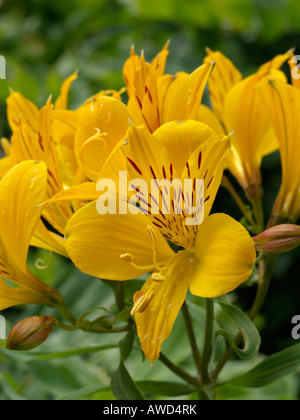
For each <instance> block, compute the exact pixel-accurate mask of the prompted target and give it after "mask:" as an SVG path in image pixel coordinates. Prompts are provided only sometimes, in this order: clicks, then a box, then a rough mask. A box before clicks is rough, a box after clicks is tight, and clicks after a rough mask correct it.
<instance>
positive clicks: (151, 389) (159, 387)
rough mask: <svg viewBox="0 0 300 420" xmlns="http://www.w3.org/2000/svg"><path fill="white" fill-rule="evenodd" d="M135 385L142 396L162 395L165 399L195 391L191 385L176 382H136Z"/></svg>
mask: <svg viewBox="0 0 300 420" xmlns="http://www.w3.org/2000/svg"><path fill="white" fill-rule="evenodd" d="M136 384H137V385H138V387H139V388H140V389H141V391H142V392H143V393H144V394H151V395H163V396H166V397H178V396H180V395H188V394H191V393H192V392H194V391H195V388H194V387H192V386H191V385H185V384H180V383H178V382H159V381H137V383H136Z"/></svg>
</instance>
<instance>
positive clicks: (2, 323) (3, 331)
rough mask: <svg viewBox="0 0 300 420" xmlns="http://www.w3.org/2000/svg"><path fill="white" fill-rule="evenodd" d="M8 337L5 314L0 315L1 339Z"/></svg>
mask: <svg viewBox="0 0 300 420" xmlns="http://www.w3.org/2000/svg"><path fill="white" fill-rule="evenodd" d="M5 339H6V321H5V318H4V316H1V315H0V340H5Z"/></svg>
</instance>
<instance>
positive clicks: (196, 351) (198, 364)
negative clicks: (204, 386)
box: [181, 302, 201, 375]
mask: <svg viewBox="0 0 300 420" xmlns="http://www.w3.org/2000/svg"><path fill="white" fill-rule="evenodd" d="M181 309H182V313H183V317H184V321H185V326H186V330H187V333H188V337H189V341H190V345H191V348H192V352H193V357H194V361H195V364H196V367H197V369H198V373H199V375H201V356H200V352H199V349H198V346H197V341H196V337H195V333H194V329H193V323H192V319H191V316H190V313H189V310H188V306H187V304H186V302H184V304H183V305H182V308H181Z"/></svg>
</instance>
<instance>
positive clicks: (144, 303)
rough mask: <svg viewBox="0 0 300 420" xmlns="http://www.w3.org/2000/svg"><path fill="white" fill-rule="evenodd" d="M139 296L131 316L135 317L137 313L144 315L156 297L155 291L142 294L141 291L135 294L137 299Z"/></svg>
mask: <svg viewBox="0 0 300 420" xmlns="http://www.w3.org/2000/svg"><path fill="white" fill-rule="evenodd" d="M138 296H140V297H139V298H138V300H137V301H136V302H135V303H134V305H133V308H132V309H131V312H130V313H131V315H135V314H136V313H137V312H139V313H142V312H144V311H145V310H146V309H147V307H148V305H149V303H150V301H151V299H152V298H153V296H154V290H153V289H151V290H148V291H147V292H146V293H144V292H142V291H141V290H140V291H139V292H137V293H135V294H134V297H135V298H137V297H138Z"/></svg>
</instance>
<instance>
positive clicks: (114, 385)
mask: <svg viewBox="0 0 300 420" xmlns="http://www.w3.org/2000/svg"><path fill="white" fill-rule="evenodd" d="M111 389H112V393H113V394H114V396H115V397H116V399H117V400H144V399H145V397H144V396H143V394H142V393H141V391H140V390H139V388H138V386H137V385H136V383H135V382H134V380H133V379H132V378H131V376H130V375H129V372H128V370H127V369H126V366H125V365H124V363H123V361H122V360H121V363H120V366H119V368H118V369H117V370H116V371H115V372H114V373H113V374H112V378H111Z"/></svg>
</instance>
